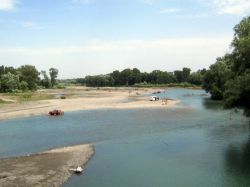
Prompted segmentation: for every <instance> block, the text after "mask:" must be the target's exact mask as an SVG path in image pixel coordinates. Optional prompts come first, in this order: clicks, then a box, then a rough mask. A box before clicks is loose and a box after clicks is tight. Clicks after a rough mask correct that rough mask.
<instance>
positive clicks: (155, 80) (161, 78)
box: [78, 68, 205, 87]
mask: <svg viewBox="0 0 250 187" xmlns="http://www.w3.org/2000/svg"><path fill="white" fill-rule="evenodd" d="M204 73H205V70H199V71H197V72H194V73H191V69H189V68H183V69H182V70H178V71H174V72H167V71H160V70H154V71H152V72H151V73H147V72H141V71H140V70H139V69H137V68H134V69H124V70H123V71H121V72H120V71H118V70H116V71H113V72H112V73H109V74H107V75H97V76H86V77H85V79H78V81H79V82H80V83H85V84H86V85H87V86H93V87H101V86H132V85H135V84H144V85H146V84H158V85H159V84H171V83H183V82H186V83H191V84H195V85H201V83H202V78H203V75H204Z"/></svg>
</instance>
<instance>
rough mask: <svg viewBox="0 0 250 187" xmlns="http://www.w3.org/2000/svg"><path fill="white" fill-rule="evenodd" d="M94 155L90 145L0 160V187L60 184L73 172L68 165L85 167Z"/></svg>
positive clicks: (55, 185)
mask: <svg viewBox="0 0 250 187" xmlns="http://www.w3.org/2000/svg"><path fill="white" fill-rule="evenodd" d="M93 155H94V147H93V146H92V145H90V144H86V145H77V146H71V147H64V148H58V149H52V150H49V151H46V152H42V153H38V154H34V155H30V156H23V157H16V158H6V159H0V168H1V170H0V186H2V187H9V186H27V187H28V186H54V187H57V186H60V185H61V184H63V183H64V182H65V181H66V180H68V179H69V177H70V176H71V175H72V174H73V172H72V171H70V169H71V168H76V167H77V166H83V167H84V166H85V165H86V164H87V162H88V161H89V160H90V159H91V158H92V156H93Z"/></svg>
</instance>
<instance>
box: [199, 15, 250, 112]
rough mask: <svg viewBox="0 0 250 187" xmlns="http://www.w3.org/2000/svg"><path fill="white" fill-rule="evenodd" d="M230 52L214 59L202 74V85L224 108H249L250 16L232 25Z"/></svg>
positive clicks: (247, 109)
mask: <svg viewBox="0 0 250 187" xmlns="http://www.w3.org/2000/svg"><path fill="white" fill-rule="evenodd" d="M234 31H235V34H234V39H233V41H232V44H231V46H232V52H231V53H229V54H226V55H225V56H224V57H221V58H218V59H217V61H216V63H215V64H213V65H211V66H210V69H209V70H208V71H207V72H206V74H205V76H204V85H203V86H204V88H205V89H206V90H207V91H208V92H210V93H211V95H212V98H213V99H220V100H223V102H224V105H225V107H228V108H231V107H243V108H245V109H246V111H249V110H250V17H246V18H244V19H243V20H242V21H241V22H240V23H239V24H238V25H236V26H235V28H234Z"/></svg>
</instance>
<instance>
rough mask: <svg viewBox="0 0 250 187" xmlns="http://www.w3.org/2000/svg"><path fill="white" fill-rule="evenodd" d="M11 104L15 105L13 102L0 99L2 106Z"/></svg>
mask: <svg viewBox="0 0 250 187" xmlns="http://www.w3.org/2000/svg"><path fill="white" fill-rule="evenodd" d="M10 103H13V102H11V101H5V100H3V99H0V105H2V104H10Z"/></svg>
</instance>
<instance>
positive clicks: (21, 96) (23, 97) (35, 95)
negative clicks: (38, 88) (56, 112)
mask: <svg viewBox="0 0 250 187" xmlns="http://www.w3.org/2000/svg"><path fill="white" fill-rule="evenodd" d="M6 95H7V96H11V97H12V98H13V99H15V100H17V101H19V102H24V101H39V100H48V99H54V96H53V95H51V94H46V93H40V92H23V93H7V94H6Z"/></svg>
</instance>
